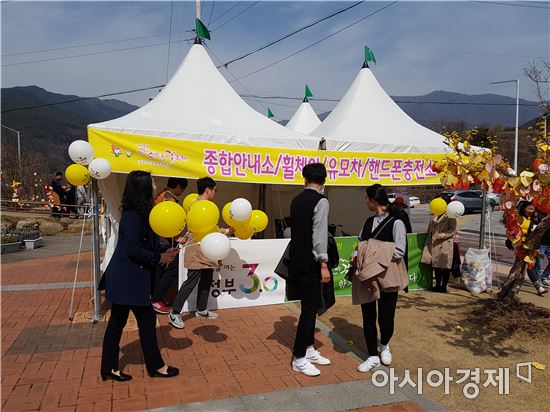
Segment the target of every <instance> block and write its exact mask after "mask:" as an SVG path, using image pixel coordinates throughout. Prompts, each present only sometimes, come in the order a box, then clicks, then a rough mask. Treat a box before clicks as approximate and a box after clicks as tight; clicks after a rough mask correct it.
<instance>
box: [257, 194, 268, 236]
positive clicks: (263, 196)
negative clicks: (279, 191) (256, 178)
mask: <svg viewBox="0 0 550 412" xmlns="http://www.w3.org/2000/svg"><path fill="white" fill-rule="evenodd" d="M266 194H267V185H266V184H261V185H260V193H259V195H258V209H260V210H261V211H262V212H265V202H266ZM257 237H258V238H259V239H264V238H265V231H264V232H260V233H258V234H257Z"/></svg>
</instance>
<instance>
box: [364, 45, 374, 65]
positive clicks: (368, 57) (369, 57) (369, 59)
mask: <svg viewBox="0 0 550 412" xmlns="http://www.w3.org/2000/svg"><path fill="white" fill-rule="evenodd" d="M365 61H366V62H373V63H374V64H376V57H374V53H373V52H372V50H371V49H369V48H368V47H367V46H365Z"/></svg>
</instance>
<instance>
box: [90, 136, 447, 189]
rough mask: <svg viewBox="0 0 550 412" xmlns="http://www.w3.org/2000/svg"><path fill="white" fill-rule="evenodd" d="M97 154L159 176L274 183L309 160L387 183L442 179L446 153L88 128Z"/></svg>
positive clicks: (340, 178)
mask: <svg viewBox="0 0 550 412" xmlns="http://www.w3.org/2000/svg"><path fill="white" fill-rule="evenodd" d="M88 138H89V140H90V143H91V144H92V146H93V147H94V151H95V155H96V156H97V157H103V158H106V159H108V160H109V161H110V162H111V164H112V166H113V171H115V172H123V173H127V172H131V171H132V170H136V169H141V170H147V171H150V172H151V173H153V174H155V175H159V176H181V177H187V178H198V177H201V176H212V177H213V178H215V179H217V180H220V181H238V182H251V183H272V184H299V185H301V184H303V178H302V176H301V171H302V169H303V167H304V166H305V165H306V164H308V163H314V162H322V163H324V164H325V165H326V167H327V173H328V179H327V183H328V184H330V185H341V186H346V185H347V186H359V185H360V186H363V185H369V184H373V183H380V184H382V185H386V186H392V185H393V186H398V185H407V184H415V185H433V184H439V178H438V176H437V173H435V172H434V171H433V170H432V163H433V162H434V161H437V160H439V159H440V158H441V157H442V156H443V155H442V154H419V153H355V152H334V151H324V150H323V151H321V150H303V149H282V148H264V147H252V146H239V145H226V144H220V143H209V142H201V141H190V140H180V139H167V138H160V137H150V136H137V135H132V134H124V133H117V132H110V131H103V130H97V129H91V128H90V129H88Z"/></svg>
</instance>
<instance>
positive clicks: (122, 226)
mask: <svg viewBox="0 0 550 412" xmlns="http://www.w3.org/2000/svg"><path fill="white" fill-rule="evenodd" d="M155 191H156V187H155V184H154V181H153V179H152V177H151V174H150V173H148V172H142V171H133V172H131V173H130V174H129V175H128V178H127V180H126V186H125V188H124V194H123V197H122V206H121V208H122V216H121V218H120V223H119V232H118V243H117V245H116V248H115V252H114V253H113V256H112V258H111V260H110V262H109V265H108V266H107V269H106V270H105V273H104V275H103V277H102V279H101V282H100V289H105V295H106V297H107V299H109V300H110V301H111V303H112V307H111V317H110V318H109V323H108V324H107V328H106V329H105V337H104V339H103V351H102V353H101V378H102V379H103V380H104V381H105V380H107V379H112V380H115V381H127V380H130V379H132V377H131V376H130V375H127V374H125V373H122V371H121V370H120V369H119V366H118V355H119V350H120V338H121V336H122V330H123V329H124V326H125V325H126V322H127V321H128V315H129V313H130V310H131V311H132V312H133V313H134V316H135V317H136V320H137V324H138V328H139V339H140V342H141V348H142V350H143V357H144V359H145V365H146V367H147V371H148V373H149V376H151V377H166V378H169V377H172V376H176V375H178V374H179V370H178V369H177V368H174V367H172V366H167V365H166V364H165V363H164V361H163V360H162V356H161V354H160V350H159V347H158V343H157V333H156V330H155V327H156V320H157V319H156V315H155V311H154V310H153V308H152V306H151V301H150V294H151V283H152V281H153V276H154V274H155V270H156V267H157V265H158V264H159V263H162V264H169V263H171V262H172V261H173V260H174V258H175V256H176V255H177V252H178V249H170V250H168V251H166V252H164V253H162V254H161V253H159V237H158V236H157V235H156V234H155V233H154V232H153V231H152V230H151V227H150V226H149V212H150V211H151V208H152V206H153V198H154V195H155Z"/></svg>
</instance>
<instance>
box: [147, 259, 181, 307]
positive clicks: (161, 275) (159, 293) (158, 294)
mask: <svg viewBox="0 0 550 412" xmlns="http://www.w3.org/2000/svg"><path fill="white" fill-rule="evenodd" d="M178 269H179V267H178V259H177V258H176V259H174V261H173V262H172V263H170V264H169V265H168V266H166V267H165V266H161V265H158V266H157V272H156V274H155V289H154V292H153V294H152V295H151V300H152V301H153V302H158V301H159V300H162V299H164V297H165V296H166V292H168V289H169V288H170V286H171V285H172V283H174V282H177V280H178Z"/></svg>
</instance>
